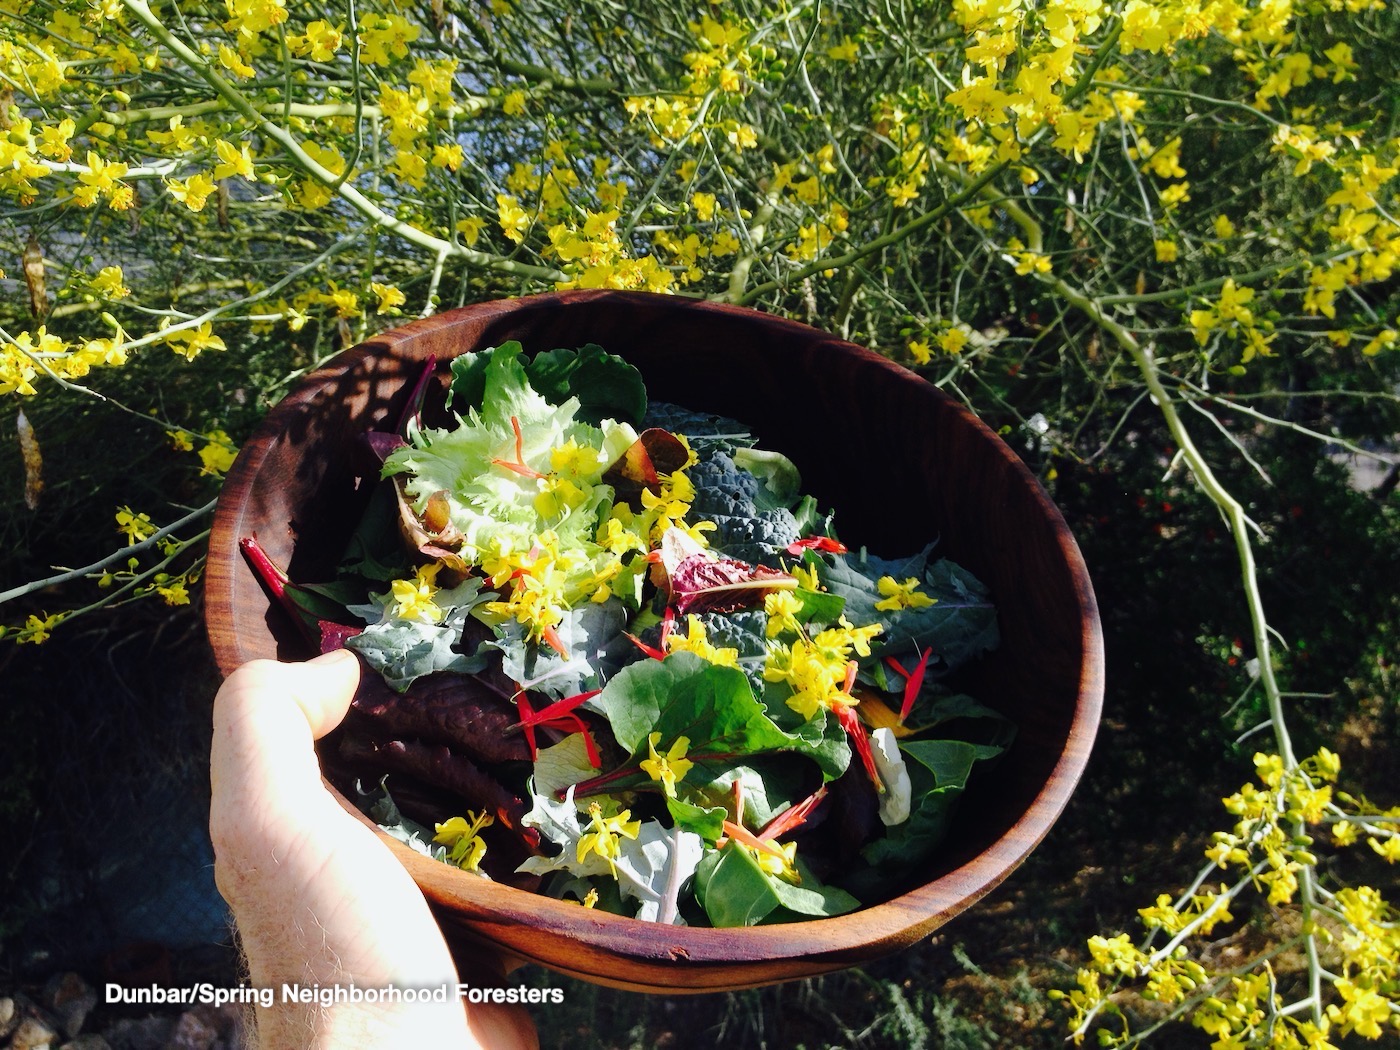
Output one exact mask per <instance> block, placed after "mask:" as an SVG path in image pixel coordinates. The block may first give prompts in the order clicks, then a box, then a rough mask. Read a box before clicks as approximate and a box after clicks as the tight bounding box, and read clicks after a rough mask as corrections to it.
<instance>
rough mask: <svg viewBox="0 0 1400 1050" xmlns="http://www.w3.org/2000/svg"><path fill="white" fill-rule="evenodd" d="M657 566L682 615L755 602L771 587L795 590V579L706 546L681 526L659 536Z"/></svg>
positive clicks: (725, 608)
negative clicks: (701, 544)
mask: <svg viewBox="0 0 1400 1050" xmlns="http://www.w3.org/2000/svg"><path fill="white" fill-rule="evenodd" d="M660 554H661V557H660V566H661V569H662V570H663V572H664V573H665V583H664V587H665V589H666V591H667V592H668V599H667V602H668V604H670V605H674V606H675V607H676V611H677V612H678V613H680V614H681V615H685V614H686V613H691V612H732V611H734V610H735V609H742V608H745V607H747V606H751V605H757V604H758V603H759V602H761V601H762V600H763V597H764V595H766V594H769V593H771V592H772V591H779V590H795V589H796V588H797V580H796V579H795V578H794V577H792V576H790V575H788V574H787V573H785V572H781V571H779V570H778V569H770V568H769V567H768V566H766V565H750V564H749V563H748V562H744V561H739V560H738V559H736V558H723V557H720V556H719V555H717V554H714V553H712V552H710V551H708V550H705V549H704V548H703V547H701V546H700V545H699V544H698V543H696V542H695V541H694V540H693V539H691V538H690V536H689V535H687V534H686V533H685V532H684V531H682V530H681V529H668V530H667V531H666V533H665V535H663V536H662V538H661V551H660Z"/></svg>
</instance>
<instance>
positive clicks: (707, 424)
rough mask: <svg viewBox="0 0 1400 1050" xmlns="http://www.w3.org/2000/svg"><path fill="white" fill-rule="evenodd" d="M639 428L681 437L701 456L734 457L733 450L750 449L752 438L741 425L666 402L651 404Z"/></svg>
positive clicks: (724, 418) (711, 414) (712, 414)
mask: <svg viewBox="0 0 1400 1050" xmlns="http://www.w3.org/2000/svg"><path fill="white" fill-rule="evenodd" d="M642 426H643V427H644V428H645V427H661V428H662V429H663V430H669V431H670V432H671V433H673V434H684V435H685V436H686V440H688V441H689V442H690V446H691V448H693V449H695V450H696V451H697V452H699V453H701V454H702V455H703V454H705V453H707V452H709V451H719V452H724V453H727V454H731V455H732V454H733V453H734V451H735V450H736V449H740V448H752V447H753V444H754V438H753V435H752V434H750V433H749V432H748V428H747V427H745V426H744V425H743V424H742V423H739V422H736V421H735V420H733V419H728V418H726V417H724V416H717V415H715V414H714V413H713V412H696V411H694V410H693V409H689V408H682V407H681V406H680V405H673V404H671V403H670V402H669V401H652V402H650V403H649V404H648V405H647V414H646V416H645V417H644V418H643V420H642Z"/></svg>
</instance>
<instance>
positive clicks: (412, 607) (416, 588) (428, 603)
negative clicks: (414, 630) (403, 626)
mask: <svg viewBox="0 0 1400 1050" xmlns="http://www.w3.org/2000/svg"><path fill="white" fill-rule="evenodd" d="M440 568H442V565H441V563H440V562H434V563H433V564H431V565H420V566H419V567H418V568H417V569H416V570H414V573H413V578H412V579H407V580H395V581H394V582H393V584H392V586H391V587H390V591H389V593H390V595H391V596H392V598H393V601H394V605H393V609H392V611H391V613H390V615H392V616H393V617H394V618H395V619H397V620H410V621H412V622H414V623H434V624H435V623H441V622H442V617H443V610H442V609H441V608H439V607H438V605H437V604H436V603H435V602H434V601H433V598H434V597H436V595H437V592H438V588H437V586H436V584H435V583H434V580H436V578H437V574H438V570H439V569H440Z"/></svg>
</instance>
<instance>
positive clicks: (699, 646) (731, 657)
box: [666, 614, 739, 667]
mask: <svg viewBox="0 0 1400 1050" xmlns="http://www.w3.org/2000/svg"><path fill="white" fill-rule="evenodd" d="M666 651H667V652H671V653H694V654H695V655H696V656H698V657H700V659H702V660H708V661H709V662H710V663H712V664H718V665H719V666H720V667H738V666H739V650H738V649H733V648H730V647H728V646H725V647H717V646H715V645H714V644H713V643H711V641H710V639H709V637H708V635H707V634H706V631H705V624H704V622H703V621H701V619H700V617H698V616H695V615H694V614H692V615H690V616H687V617H686V633H685V634H681V633H680V632H679V631H672V632H671V633H670V634H669V635H667V636H666Z"/></svg>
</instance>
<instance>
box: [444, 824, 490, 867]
mask: <svg viewBox="0 0 1400 1050" xmlns="http://www.w3.org/2000/svg"><path fill="white" fill-rule="evenodd" d="M494 823H496V818H495V817H493V816H491V815H490V814H489V813H487V812H486V811H485V810H482V811H481V812H480V813H477V812H475V811H473V810H467V815H466V816H465V817H449V818H448V819H447V820H445V821H443V822H442V823H440V824H436V823H435V824H434V825H433V831H434V835H433V841H434V842H435V843H437V844H438V845H439V846H446V847H447V860H448V863H450V864H455V865H457V867H459V868H461V869H462V870H463V871H478V870H480V866H481V861H482V858H484V857H485V856H486V840H485V839H483V838H482V837H481V832H482V831H483V830H485V829H486V828H489V827H490V826H491V825H492V824H494Z"/></svg>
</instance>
